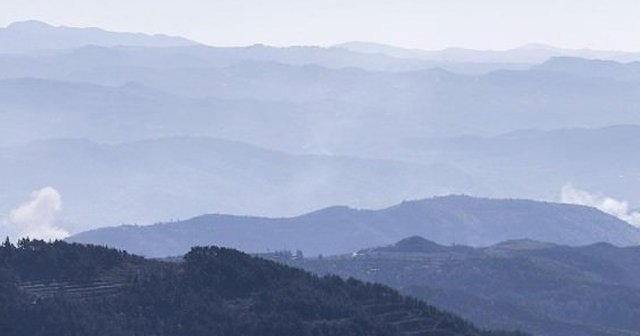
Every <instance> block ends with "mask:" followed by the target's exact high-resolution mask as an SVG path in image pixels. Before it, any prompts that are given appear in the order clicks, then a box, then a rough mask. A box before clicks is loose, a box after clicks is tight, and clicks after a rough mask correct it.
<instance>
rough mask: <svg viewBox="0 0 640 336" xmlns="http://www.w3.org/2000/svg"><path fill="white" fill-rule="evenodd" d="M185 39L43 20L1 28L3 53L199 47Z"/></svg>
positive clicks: (0, 51)
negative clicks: (107, 48)
mask: <svg viewBox="0 0 640 336" xmlns="http://www.w3.org/2000/svg"><path fill="white" fill-rule="evenodd" d="M196 44H197V43H196V42H193V41H189V40H187V39H185V38H181V37H175V36H167V35H160V34H158V35H148V34H141V33H137V34H136V33H120V32H119V33H116V32H110V31H106V30H103V29H100V28H76V27H64V26H60V27H54V26H52V25H49V24H47V23H44V22H40V21H34V20H32V21H23V22H16V23H13V24H11V25H9V26H8V27H6V28H1V29H0V53H10V54H14V53H15V54H17V53H30V52H56V51H59V50H64V49H73V48H79V47H83V46H86V45H100V46H127V45H128V46H134V45H135V46H148V47H170V46H173V47H175V46H189V45H196Z"/></svg>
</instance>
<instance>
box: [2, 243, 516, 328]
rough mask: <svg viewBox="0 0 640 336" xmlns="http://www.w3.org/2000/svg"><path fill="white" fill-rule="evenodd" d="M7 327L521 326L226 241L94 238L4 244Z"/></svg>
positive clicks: (3, 301)
mask: <svg viewBox="0 0 640 336" xmlns="http://www.w3.org/2000/svg"><path fill="white" fill-rule="evenodd" d="M0 330H2V335H3V336H12V335H32V336H36V335H47V336H51V335H172V336H175V335H189V336H197V335H274V336H275V335H278V336H281V335H314V336H315V335H318V336H320V335H342V336H345V335H517V333H507V332H485V331H480V330H478V329H476V328H475V327H473V326H472V325H471V324H469V323H468V322H465V321H464V320H462V319H460V318H458V317H456V316H454V315H451V314H448V313H445V312H442V311H439V310H437V309H435V308H433V307H431V306H429V305H427V304H425V303H423V302H421V301H418V300H415V299H411V298H407V297H403V296H401V295H400V294H398V293H397V292H396V291H394V290H392V289H390V288H388V287H385V286H382V285H377V284H368V283H364V282H361V281H357V280H353V279H349V280H343V279H342V278H340V277H337V276H326V277H318V276H315V275H311V274H310V273H307V272H304V271H302V270H298V269H295V268H291V267H288V266H284V265H279V264H277V263H274V262H271V261H267V260H263V259H260V258H257V257H252V256H249V255H247V254H244V253H241V252H238V251H235V250H231V249H225V248H219V247H197V248H194V249H192V251H191V252H190V253H188V254H187V255H186V256H185V257H184V261H182V262H161V261H154V260H147V259H143V258H140V257H137V256H132V255H129V254H127V253H125V252H121V251H117V250H113V249H107V248H103V247H97V246H85V245H80V244H68V243H64V242H53V243H46V242H43V241H37V240H26V239H24V240H21V241H19V242H18V244H17V246H14V245H12V244H11V243H10V242H8V241H7V242H5V243H4V244H3V245H2V247H0Z"/></svg>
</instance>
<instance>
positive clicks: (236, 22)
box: [0, 0, 640, 50]
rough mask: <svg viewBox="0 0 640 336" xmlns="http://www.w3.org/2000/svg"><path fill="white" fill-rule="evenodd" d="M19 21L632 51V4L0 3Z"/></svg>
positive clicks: (243, 40) (391, 0)
mask: <svg viewBox="0 0 640 336" xmlns="http://www.w3.org/2000/svg"><path fill="white" fill-rule="evenodd" d="M26 19H37V20H43V21H47V22H49V23H52V24H56V25H72V26H99V27H103V28H107V29H110V30H116V31H139V32H150V33H157V32H159V33H167V34H173V35H182V36H186V37H189V38H192V39H195V40H198V41H201V42H204V43H207V44H213V45H247V44H254V43H265V44H271V45H294V44H295V45H300V44H313V45H328V44H334V43H338V42H344V41H352V40H367V41H377V42H383V43H390V44H395V45H400V46H406V47H416V48H423V49H440V48H444V47H449V46H461V47H470V48H479V49H505V48H511V47H515V46H519V45H522V44H526V43H547V44H553V45H556V46H561V47H570V48H582V47H590V48H596V49H618V50H640V0H251V1H250V0H0V26H6V25H7V24H9V23H11V22H13V21H20V20H26Z"/></svg>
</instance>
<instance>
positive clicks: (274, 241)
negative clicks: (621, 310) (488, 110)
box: [68, 196, 640, 257]
mask: <svg viewBox="0 0 640 336" xmlns="http://www.w3.org/2000/svg"><path fill="white" fill-rule="evenodd" d="M413 235H422V236H425V237H429V238H430V239H432V240H434V241H435V242H438V243H441V244H447V245H448V244H451V243H455V244H468V245H473V246H487V245H491V244H495V243H499V242H502V241H505V240H510V239H523V238H529V239H535V240H540V241H547V242H553V243H558V244H565V245H584V244H592V243H596V242H601V241H604V242H609V243H612V244H616V245H637V244H640V230H639V229H637V228H635V227H633V226H631V225H629V224H627V223H626V222H623V221H621V220H619V219H617V218H615V217H613V216H610V215H607V214H605V213H603V212H601V211H598V210H596V209H594V208H590V207H584V206H577V205H567V204H557V203H545V202H536V201H528V200H493V199H481V198H472V197H467V196H448V197H437V198H433V199H427V200H421V201H411V202H404V203H401V204H399V205H396V206H393V207H390V208H386V209H382V210H355V209H351V208H347V207H332V208H327V209H324V210H320V211H316V212H313V213H309V214H306V215H303V216H299V217H293V218H280V219H272V218H258V217H240V216H226V215H206V216H201V217H196V218H193V219H190V220H186V221H180V222H173V223H162V224H155V225H151V226H119V227H112V228H103V229H97V230H93V231H87V232H84V233H80V234H77V235H75V236H72V237H70V238H69V239H68V240H69V241H74V242H81V243H92V244H99V245H108V246H112V247H116V248H119V249H124V250H127V251H129V252H131V253H136V254H140V255H145V256H152V257H166V256H176V255H181V254H184V253H186V252H187V251H189V249H190V248H191V247H192V246H198V245H200V246H203V245H220V246H227V247H233V248H237V249H240V250H243V251H247V252H256V253H262V252H267V251H274V250H281V249H289V250H295V249H301V250H302V251H303V252H304V253H305V254H306V255H318V254H325V255H329V254H339V253H350V252H353V251H356V250H359V249H362V248H367V247H370V246H380V245H386V244H391V243H393V242H395V241H398V240H400V239H403V238H405V237H408V236H413Z"/></svg>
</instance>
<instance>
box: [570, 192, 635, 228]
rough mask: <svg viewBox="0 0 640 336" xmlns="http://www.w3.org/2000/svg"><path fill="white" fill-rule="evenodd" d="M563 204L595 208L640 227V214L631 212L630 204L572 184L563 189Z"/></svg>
mask: <svg viewBox="0 0 640 336" xmlns="http://www.w3.org/2000/svg"><path fill="white" fill-rule="evenodd" d="M562 202H563V203H570V204H578V205H586V206H590V207H594V208H596V209H598V210H600V211H602V212H606V213H608V214H610V215H613V216H616V217H618V218H620V219H622V220H623V221H625V222H627V223H629V224H631V225H633V226H636V227H640V212H635V211H631V210H630V209H629V203H628V202H626V201H620V200H617V199H615V198H611V197H606V196H602V195H597V194H593V193H590V192H588V191H586V190H581V189H577V188H575V187H574V186H573V185H571V184H567V185H565V186H564V187H562Z"/></svg>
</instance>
